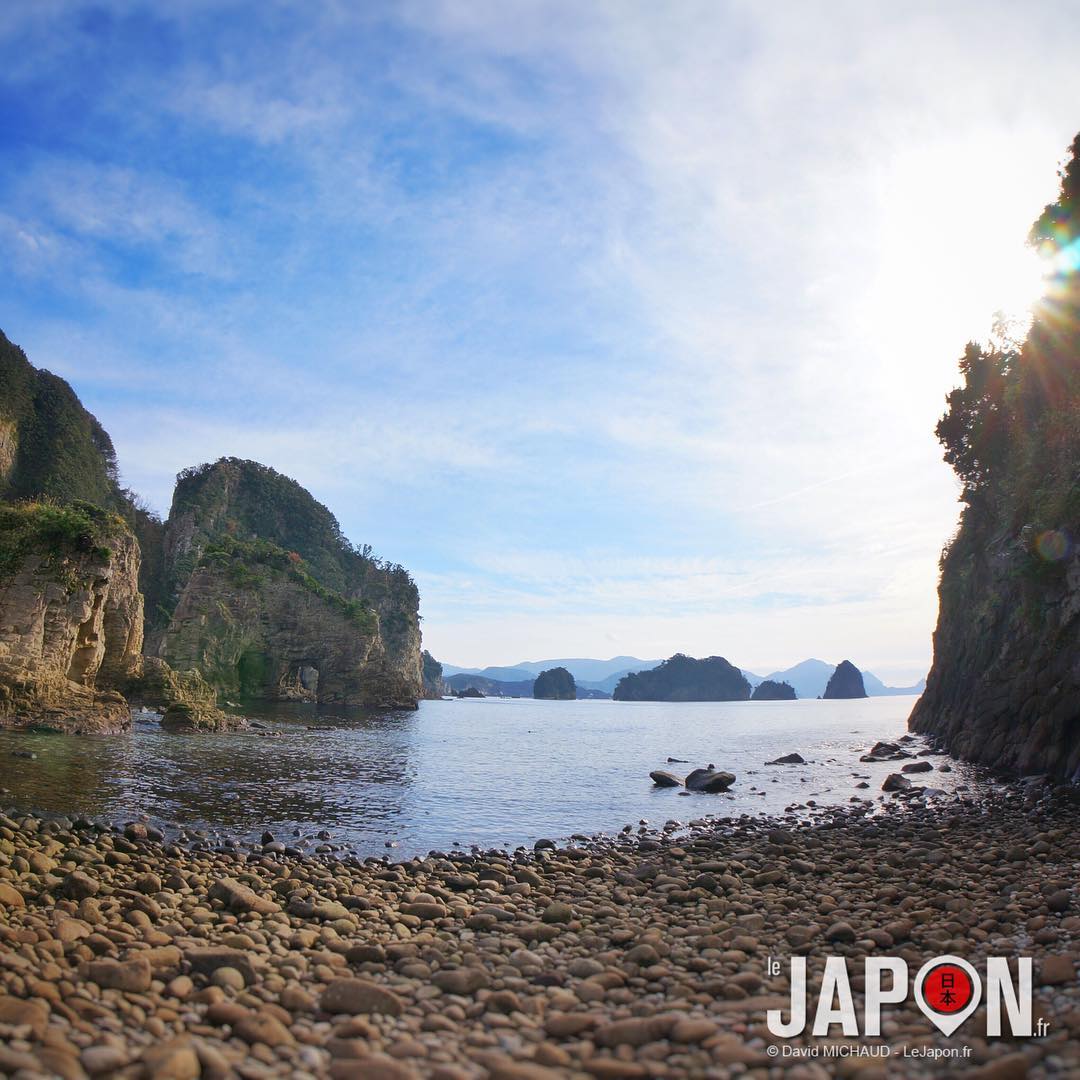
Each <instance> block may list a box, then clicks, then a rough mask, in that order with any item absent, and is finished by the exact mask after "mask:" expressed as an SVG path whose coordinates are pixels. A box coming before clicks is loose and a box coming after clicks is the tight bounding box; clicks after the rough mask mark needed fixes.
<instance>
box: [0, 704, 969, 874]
mask: <svg viewBox="0 0 1080 1080" xmlns="http://www.w3.org/2000/svg"><path fill="white" fill-rule="evenodd" d="M913 701H914V699H911V698H870V699H867V700H864V701H841V702H831V701H830V702H821V701H796V702H739V703H732V704H708V703H691V704H653V703H638V702H626V703H613V702H606V701H595V702H594V701H584V702H546V701H531V700H512V701H500V700H494V699H486V700H472V701H469V700H466V701H453V702H444V701H435V702H424V703H423V704H422V705H421V708H420V710H419V711H417V712H411V711H408V712H386V713H372V712H365V711H362V710H358V709H341V708H338V709H333V708H327V707H317V706H314V705H303V704H278V705H273V706H268V707H264V708H262V709H260V711H259V714H258V716H259V718H260V719H261V720H262V721H263V722H264V724H265V727H266V729H267V730H266V731H263V732H255V733H248V734H242V735H225V734H223V735H194V734H186V735H185V734H169V733H166V732H163V731H161V729H160V728H159V727H158V726H157V725H156V724H147V723H138V724H137V725H136V727H135V730H134V731H133V732H132V733H130V734H128V735H123V736H98V737H89V736H84V737H80V738H75V737H68V736H62V735H44V734H25V733H14V732H0V788H2V789H5V793H3V794H0V803H3V804H15V805H17V806H20V807H24V808H27V809H30V808H35V809H41V810H46V811H51V812H57V813H81V814H87V815H90V816H103V817H108V818H112V819H127V818H131V817H135V816H136V815H138V814H142V813H146V814H148V815H150V817H151V818H152V819H154V820H155V821H158V822H159V823H162V824H165V825H182V826H199V827H203V826H206V827H208V828H210V829H216V830H226V831H228V832H230V833H232V834H235V835H241V836H251V835H257V834H258V833H260V832H261V831H262V830H263V829H265V828H269V829H271V830H272V831H275V832H277V831H278V830H281V832H282V835H285V836H287V835H291V833H292V831H293V830H294V829H300V830H303V831H305V832H309V833H310V832H312V831H315V830H319V829H323V828H325V829H329V830H330V831H331V832H332V833H333V834H334V835H335V837H336V838H338V839H339V840H341V841H343V842H347V843H348V844H349V845H350V846H355V847H356V848H357V849H358V850H360V851H362V852H364V853H368V854H371V853H378V854H382V853H383V852H384V851H385V846H384V845H385V844H387V843H388V842H391V843H396V844H397V845H398V852H397V853H400V854H411V853H413V852H426V851H427V850H429V849H431V848H443V849H445V848H448V847H450V846H451V845H452V844H453V843H454V842H455V841H457V842H460V843H461V844H470V843H477V844H480V845H482V846H491V845H499V846H503V845H508V844H509V845H514V844H518V843H531V842H532V841H534V840H535V839H537V838H538V837H540V836H545V835H546V836H553V837H561V836H568V835H569V834H571V833H574V832H590V833H592V832H598V831H604V830H607V831H615V830H617V829H618V828H620V827H621V826H622V825H623V824H624V823H628V822H632V823H636V822H637V821H638V819H639V818H642V817H645V818H650V819H652V820H653V821H655V822H659V823H662V822H663V821H664V820H666V819H669V818H671V819H677V820H682V821H687V820H689V819H691V818H693V817H696V816H700V815H703V814H706V813H714V814H733V813H745V812H751V813H758V812H766V813H776V812H780V811H782V810H783V809H784V807H785V806H786V805H788V804H790V803H792V802H793V801H800V802H805V801H807V800H808V799H810V798H813V799H814V800H815V801H816V802H817V803H818V804H821V805H824V804H827V803H841V802H845V803H846V802H847V801H849V799H850V798H851V797H852V796H853V795H860V796H863V797H866V796H869V797H877V796H878V795H879V793H880V787H881V782H882V780H883V779H884V776H885V775H886V774H887V773H888V772H891V771H893V770H894V768H895V765H890V764H888V763H882V764H877V765H873V764H862V763H860V762H859V761H858V755H859V754H860V753H861V752H863V751H864V750H865V749H866V748H867V747H869V746H870V745H871V744H872V743H873V742H875V741H876V740H877V739H881V738H896V737H898V736H900V735H901V734H903V731H904V727H905V722H906V719H907V715H908V713H909V712H910V709H911V706H912V704H913ZM15 750H23V751H25V750H30V751H32V752H34V753H36V754H37V759H36V760H33V761H28V760H24V759H21V758H16V757H13V756H12V754H13V751H15ZM795 750H797V751H799V752H800V753H802V755H803V756H804V757H805V758H807V759H808V763H807V764H806V765H805V766H797V767H766V766H765V765H764V762H765V761H767V760H770V759H772V758H775V757H778V756H779V755H781V754H786V753H790V752H792V751H795ZM669 756H671V757H677V758H685V759H687V761H688V762H690V763H692V764H689V765H685V766H683V765H678V764H675V765H671V766H669V765H668V764H667V758H668V757H669ZM932 760H935V762H937V761H938V760H939V759H932ZM707 761H713V762H716V763H717V764H718V765H719V766H720V767H722V768H726V769H730V770H731V771H732V772H735V773H736V774H737V775H738V777H739V780H738V782H737V783H736V785H735V788H734V789H733V790H732V792H731V793H730V794H729V795H725V796H692V797H686V796H680V795H679V793H678V791H677V790H673V789H665V790H659V789H654V788H653V787H652V786H651V784H650V783H649V781H648V773H649V771H650V770H651V769H655V768H672V769H675V770H678V769H680V768H681V769H684V770H685V769H689V768H691V767H693V764H703V763H705V762H707ZM969 775H970V774H969V773H968V772H967V770H965V769H964V768H963V767H956V768H955V769H954V771H953V772H951V773H940V772H937V771H935V772H934V773H933V774H926V775H925V777H922V778H918V779H919V782H925V783H928V784H930V785H932V786H936V787H941V788H952V787H954V786H955V785H956V784H957V783H962V782H964V781H965V780H966V779H967V778H968V777H969ZM862 777H866V778H867V779H866V781H865V782H866V783H867V784H868V785H869V786H868V787H867V788H864V789H857V788H856V786H855V785H856V783H857V781H858V780H859V779H861V778H862Z"/></svg>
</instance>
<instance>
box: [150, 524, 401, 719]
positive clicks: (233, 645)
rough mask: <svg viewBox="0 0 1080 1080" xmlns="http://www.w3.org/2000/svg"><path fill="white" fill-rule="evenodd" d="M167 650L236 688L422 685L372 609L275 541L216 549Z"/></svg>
mask: <svg viewBox="0 0 1080 1080" xmlns="http://www.w3.org/2000/svg"><path fill="white" fill-rule="evenodd" d="M161 651H162V654H163V657H164V659H165V660H167V661H168V663H169V665H170V666H171V667H173V668H175V669H176V670H178V671H191V670H193V671H198V672H201V673H202V674H203V676H204V677H205V678H206V680H207V681H208V682H209V683H210V685H212V686H213V687H215V688H216V689H217V690H218V691H219V692H222V693H224V694H226V695H229V696H240V697H245V698H254V699H258V700H264V701H265V700H276V701H290V700H295V701H304V700H306V701H319V702H332V703H335V704H343V705H361V704H362V705H385V706H414V705H415V704H416V698H417V695H418V692H419V684H420V680H419V677H418V675H419V673H418V671H414V670H413V668H412V666H411V665H408V666H405V667H403V666H402V665H401V664H400V663H399V661H398V658H396V657H394V656H392V655H390V654H388V651H387V648H386V645H385V643H384V641H383V639H382V637H381V635H380V633H379V617H378V615H377V614H376V613H375V612H374V611H373V610H371V609H370V608H366V607H364V606H362V605H360V604H359V603H352V604H350V603H349V602H347V601H344V600H343V599H342V598H341V596H340V594H336V593H330V592H329V591H327V590H325V589H322V588H319V587H318V586H317V585H315V584H314V582H313V579H310V578H309V577H308V576H307V575H305V574H304V572H303V563H302V562H301V563H294V562H293V561H292V560H290V558H289V555H288V553H287V552H284V551H281V550H280V549H270V548H269V545H263V546H255V545H242V544H234V545H232V546H231V548H229V549H224V550H218V549H212V550H211V551H210V552H208V553H207V555H206V556H205V557H204V560H203V561H202V562H201V563H200V564H199V565H198V566H197V567H196V568H195V571H194V573H193V574H192V575H191V577H190V579H189V580H188V583H187V585H186V587H185V588H184V591H183V593H182V595H181V598H180V602H179V604H178V605H177V608H176V611H175V612H174V613H173V617H172V619H171V621H170V623H169V626H168V629H167V630H166V633H165V635H164V638H163V641H162V645H161Z"/></svg>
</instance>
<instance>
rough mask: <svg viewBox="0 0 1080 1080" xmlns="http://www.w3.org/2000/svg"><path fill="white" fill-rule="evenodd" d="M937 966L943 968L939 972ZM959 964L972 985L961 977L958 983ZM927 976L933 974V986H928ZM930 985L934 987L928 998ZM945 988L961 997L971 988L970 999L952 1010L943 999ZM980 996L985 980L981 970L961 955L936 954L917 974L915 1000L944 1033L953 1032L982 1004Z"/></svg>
mask: <svg viewBox="0 0 1080 1080" xmlns="http://www.w3.org/2000/svg"><path fill="white" fill-rule="evenodd" d="M938 968H942V969H944V970H943V971H942V972H938V971H937V969H938ZM957 968H959V969H960V972H961V973H963V974H965V975H967V977H968V979H970V984H969V986H964V985H962V984H963V980H962V979H961V980H959V983H960V984H959V985H957V980H956V978H955V976H956V975H957V974H958V973H957V971H956V969H957ZM950 969H951V971H950ZM949 975H952V976H953V979H952V982H951V984H950V986H949V987H948V988H947V990H946V991H943V990H942V981H943V976H944V977H945V978H946V979H947V978H948V976H949ZM927 978H930V981H931V987H930V988H928V987H927V986H926V980H927ZM928 989H930V990H931V991H932V992H931V993H930V995H929V1000H928V995H927V993H926V991H927V990H928ZM946 992H947V993H950V994H951V993H956V994H959V995H961V1000H962V995H963V994H964V993H965V992H970V994H971V1000H970V1001H968V1002H967V1004H965V1005H964V1006H963V1007H962V1008H960V1009H957V1010H956V1011H955V1012H953V1011H949V1009H948V1007H947V1006H945V1005H944V1003H943V1001H942V997H943V996H944V993H946ZM981 998H982V982H981V981H980V980H979V976H978V973H977V972H976V971H975V969H974V968H973V967H972V966H971V965H970V964H969V963H968V962H967V961H966V960H961V959H960V957H959V956H935V957H934V959H933V960H927V961H926V963H925V964H923V966H922V967H921V968H919V974H918V975H916V976H915V1003H916V1004H917V1005H918V1006H919V1008H920V1009H922V1011H923V1015H924V1016H926V1017H927V1018H928V1019H929V1020H930V1021H931V1023H933V1024H934V1025H935V1027H937V1028H938V1030H939V1031H941V1032H942V1034H944V1035H951V1034H952V1033H953V1032H954V1031H955V1030H956V1029H957V1028H958V1027H959V1026H960V1025H961V1024H962V1023H963V1022H964V1021H965V1020H966V1019H967V1018H968V1017H969V1016H970V1015H971V1014H972V1013H973V1012H974V1011H975V1010H976V1009H977V1008H978V1007H979V1001H980V999H981ZM938 1005H942V1008H938V1007H937V1006H938Z"/></svg>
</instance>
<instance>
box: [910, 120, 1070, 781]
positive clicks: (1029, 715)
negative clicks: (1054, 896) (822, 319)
mask: <svg viewBox="0 0 1080 1080" xmlns="http://www.w3.org/2000/svg"><path fill="white" fill-rule="evenodd" d="M1072 150H1073V157H1072V160H1071V161H1070V162H1069V164H1068V165H1067V167H1066V168H1065V170H1064V172H1063V174H1062V188H1061V196H1060V198H1059V199H1058V201H1057V202H1056V203H1054V204H1052V205H1051V206H1048V207H1047V208H1046V210H1045V211H1044V212H1043V214H1042V216H1041V217H1040V218H1039V220H1038V221H1037V222H1036V223H1035V226H1034V227H1033V229H1032V235H1031V240H1032V242H1033V243H1034V244H1035V245H1036V246H1037V247H1038V249H1039V251H1040V253H1041V254H1042V255H1043V256H1044V258H1045V260H1046V266H1047V270H1048V278H1047V293H1046V296H1045V297H1044V299H1043V301H1042V302H1041V304H1039V305H1038V306H1037V307H1036V309H1035V315H1034V319H1033V322H1032V325H1031V328H1030V331H1029V332H1028V335H1027V338H1026V340H1025V341H1024V342H1023V344H1022V345H1017V344H1013V343H1011V342H1009V341H1008V340H999V341H997V342H995V343H994V344H992V345H990V346H989V347H985V346H979V345H974V344H971V345H969V346H968V347H967V349H966V351H965V353H964V356H963V358H962V359H961V362H960V369H961V373H962V375H963V377H964V383H963V385H962V386H960V387H958V388H957V389H956V390H954V391H953V392H952V393H951V394H950V395H949V398H948V406H949V408H948V411H947V412H946V414H945V416H944V417H943V418H942V421H941V423H940V424H939V425H938V436H939V438H940V439H941V441H942V443H943V444H944V446H945V457H946V460H947V461H949V462H950V464H952V465H953V467H954V468H955V469H956V472H957V474H958V476H959V477H960V479H961V481H962V483H963V498H964V502H965V504H966V505H965V507H964V511H963V514H962V516H961V521H960V528H959V530H958V532H957V534H956V537H955V538H954V539H953V541H952V543H951V544H950V545H949V547H948V549H947V550H946V552H945V554H944V555H943V557H942V564H941V585H940V588H939V596H940V601H941V603H940V613H939V616H938V625H937V629H936V631H935V633H934V665H933V668H932V669H931V672H930V675H929V678H928V680H927V686H926V690H925V692H924V693H923V695H922V697H921V698H920V700H919V702H918V704H917V705H916V707H915V710H914V711H913V713H912V716H911V721H910V726H911V728H912V730H914V731H917V732H922V733H926V734H930V735H933V736H935V737H936V738H937V740H938V741H939V742H940V743H941V744H942V745H943V746H945V747H947V748H948V749H950V750H952V751H953V752H955V753H958V754H961V755H963V756H965V757H968V758H972V759H974V760H976V761H981V762H985V763H987V764H990V765H994V766H998V767H1001V768H1005V769H1010V770H1017V771H1020V772H1024V773H1041V772H1045V773H1049V774H1052V775H1055V776H1063V777H1072V778H1077V777H1080V552H1078V550H1077V547H1076V541H1077V539H1078V538H1080V281H1078V274H1077V267H1078V266H1080V259H1078V258H1077V254H1076V252H1077V246H1078V244H1080V137H1078V139H1077V141H1076V142H1074V144H1073V148H1072Z"/></svg>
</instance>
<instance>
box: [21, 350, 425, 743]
mask: <svg viewBox="0 0 1080 1080" xmlns="http://www.w3.org/2000/svg"><path fill="white" fill-rule="evenodd" d="M0 386H2V387H3V390H4V393H3V395H2V396H0V514H3V520H0V590H2V601H0V619H2V625H0V722H4V723H19V724H29V723H33V722H44V723H46V724H47V725H49V726H54V727H60V728H63V729H64V730H86V731H91V730H94V731H111V730H118V729H120V728H122V727H126V726H127V725H128V724H129V723H130V719H129V714H128V710H127V706H126V703H125V701H124V698H123V697H122V696H120V693H121V692H122V693H123V694H126V695H127V696H128V697H129V698H130V699H131V700H132V701H134V702H140V703H145V704H150V705H156V706H163V707H166V708H167V710H168V711H167V713H166V718H167V719H169V720H170V722H172V723H176V724H183V725H185V726H195V727H209V728H220V727H227V726H232V725H233V724H234V723H235V720H234V719H232V718H230V717H229V716H227V715H226V714H225V713H223V712H222V711H221V710H220V709H219V708H217V704H216V696H217V692H218V691H226V692H228V693H230V694H233V693H235V694H239V693H241V692H245V693H247V694H249V695H250V696H254V697H260V698H271V699H292V698H301V699H310V700H318V701H334V702H357V703H366V704H373V705H393V706H415V705H416V702H417V699H418V698H419V696H420V694H421V659H420V623H419V614H418V608H419V595H418V592H417V589H416V586H415V584H414V583H413V581H412V578H411V577H410V576H409V574H408V573H407V572H406V571H405V570H404V569H403V568H402V567H401V566H398V565H393V564H390V563H387V562H385V561H383V560H380V559H376V558H374V557H372V555H371V551H370V549H368V548H365V549H362V550H357V549H356V548H354V547H353V546H352V545H351V544H350V543H349V542H348V540H346V539H345V537H344V536H343V535H342V533H341V529H340V527H339V525H338V523H337V520H336V519H335V518H334V516H333V515H332V514H331V513H330V511H329V510H328V509H327V508H326V507H325V506H323V505H322V504H321V503H319V502H317V501H316V500H315V499H313V498H312V496H311V495H310V494H309V493H308V492H307V491H305V490H304V489H303V488H302V487H301V486H300V485H299V484H297V483H296V482H295V481H293V480H290V479H289V478H288V477H285V476H282V475H281V474H279V473H277V472H275V471H274V470H273V469H269V468H267V467H265V466H263V465H259V464H257V463H255V462H251V461H242V460H239V459H235V458H227V459H222V460H221V461H218V462H215V463H213V464H211V465H203V466H199V467H196V468H192V469H187V470H185V471H184V472H183V473H181V474H180V476H179V477H178V483H177V487H176V492H175V497H174V500H173V507H172V512H171V514H170V516H169V520H168V522H166V523H164V524H163V523H162V522H161V521H160V520H158V519H157V518H156V517H154V515H153V514H151V513H149V512H148V511H146V510H145V509H143V508H142V507H140V505H139V504H138V500H137V499H136V498H135V497H134V496H133V495H132V494H131V493H130V492H128V491H126V490H125V489H123V488H121V487H120V484H119V479H118V474H117V467H116V456H115V453H114V451H113V446H112V442H111V440H110V439H109V436H108V434H107V433H106V432H105V430H104V429H103V428H102V426H101V425H100V424H99V423H98V421H97V420H96V419H95V418H94V417H93V416H92V415H91V414H90V413H89V412H87V411H86V409H85V408H83V406H82V404H81V403H80V401H79V399H78V397H77V396H76V395H75V393H74V391H73V390H72V389H71V387H70V386H69V385H68V384H67V383H66V382H65V381H64V380H63V379H60V378H58V377H57V376H55V375H52V374H51V373H50V372H47V371H43V370H38V369H36V368H34V367H32V366H31V364H30V363H29V361H28V360H27V358H26V356H25V354H24V353H23V352H22V350H21V349H19V348H17V347H16V346H14V345H13V344H12V343H11V342H10V341H8V339H7V338H6V337H4V336H3V335H2V334H0ZM35 500H36V501H35ZM98 508H104V509H98ZM144 597H145V600H144ZM144 638H145V640H144ZM144 646H145V648H144ZM144 653H145V654H146V655H143V654H144ZM166 658H172V659H173V660H174V661H175V664H176V668H174V667H172V666H170V665H169V664H168V663H167V662H166Z"/></svg>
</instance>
